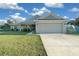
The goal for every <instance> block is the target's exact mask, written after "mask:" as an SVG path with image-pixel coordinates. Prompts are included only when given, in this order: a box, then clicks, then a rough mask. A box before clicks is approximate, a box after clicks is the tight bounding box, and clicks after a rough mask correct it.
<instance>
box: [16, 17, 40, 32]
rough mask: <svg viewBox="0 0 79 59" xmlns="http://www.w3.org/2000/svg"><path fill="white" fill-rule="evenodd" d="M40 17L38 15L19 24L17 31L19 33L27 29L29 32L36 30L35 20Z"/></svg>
mask: <svg viewBox="0 0 79 59" xmlns="http://www.w3.org/2000/svg"><path fill="white" fill-rule="evenodd" d="M39 17H40V16H38V15H36V16H34V17H32V18H30V19H27V20H25V21H23V22H20V23H18V24H17V29H18V30H19V31H22V30H23V29H27V30H30V31H31V30H35V23H34V20H35V19H37V18H39Z"/></svg>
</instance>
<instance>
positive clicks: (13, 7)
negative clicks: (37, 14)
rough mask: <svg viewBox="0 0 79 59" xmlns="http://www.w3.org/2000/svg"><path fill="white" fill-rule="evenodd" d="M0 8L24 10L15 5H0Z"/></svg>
mask: <svg viewBox="0 0 79 59" xmlns="http://www.w3.org/2000/svg"><path fill="white" fill-rule="evenodd" d="M0 8H2V9H15V10H22V11H23V10H24V8H23V7H20V6H18V5H17V4H16V3H0Z"/></svg>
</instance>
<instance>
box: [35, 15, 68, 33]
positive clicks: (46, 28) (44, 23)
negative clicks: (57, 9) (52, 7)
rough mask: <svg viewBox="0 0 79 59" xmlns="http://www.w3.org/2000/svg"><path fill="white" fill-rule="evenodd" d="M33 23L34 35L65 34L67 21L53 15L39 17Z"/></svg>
mask: <svg viewBox="0 0 79 59" xmlns="http://www.w3.org/2000/svg"><path fill="white" fill-rule="evenodd" d="M34 22H35V26H36V27H35V28H36V33H66V26H65V25H66V23H67V20H65V19H63V18H62V17H59V16H56V15H54V14H49V15H48V16H45V17H40V18H38V19H36V20H34Z"/></svg>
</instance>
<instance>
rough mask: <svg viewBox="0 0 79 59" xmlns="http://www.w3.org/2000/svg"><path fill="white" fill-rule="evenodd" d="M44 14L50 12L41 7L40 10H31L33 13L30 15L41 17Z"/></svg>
mask: <svg viewBox="0 0 79 59" xmlns="http://www.w3.org/2000/svg"><path fill="white" fill-rule="evenodd" d="M45 12H48V13H49V12H51V11H50V10H48V9H47V8H46V7H42V8H41V9H38V8H33V12H32V13H31V15H32V16H35V15H42V14H44V13H45Z"/></svg>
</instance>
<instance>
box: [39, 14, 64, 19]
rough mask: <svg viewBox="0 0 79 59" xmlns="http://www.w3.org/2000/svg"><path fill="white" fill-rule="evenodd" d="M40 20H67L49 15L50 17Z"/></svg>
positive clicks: (43, 17)
mask: <svg viewBox="0 0 79 59" xmlns="http://www.w3.org/2000/svg"><path fill="white" fill-rule="evenodd" d="M38 20H65V19H64V18H62V17H60V16H57V15H55V14H49V15H48V16H42V17H40V18H38Z"/></svg>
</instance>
